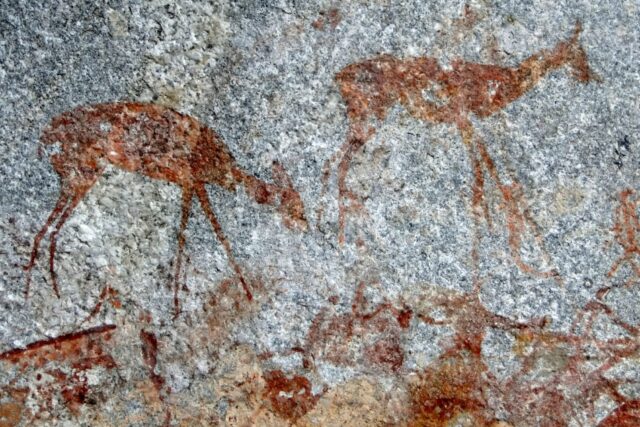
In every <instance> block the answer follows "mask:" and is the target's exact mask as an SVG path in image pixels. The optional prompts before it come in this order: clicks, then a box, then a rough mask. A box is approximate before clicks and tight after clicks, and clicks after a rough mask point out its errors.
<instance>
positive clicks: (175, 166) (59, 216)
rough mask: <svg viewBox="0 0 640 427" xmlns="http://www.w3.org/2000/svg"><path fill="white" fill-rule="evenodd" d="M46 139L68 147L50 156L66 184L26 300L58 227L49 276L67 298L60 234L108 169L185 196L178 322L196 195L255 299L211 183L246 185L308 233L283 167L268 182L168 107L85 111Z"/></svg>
mask: <svg viewBox="0 0 640 427" xmlns="http://www.w3.org/2000/svg"><path fill="white" fill-rule="evenodd" d="M40 140H41V142H42V144H45V145H53V144H58V143H59V144H60V149H59V152H58V153H55V154H53V155H51V156H50V161H51V164H52V166H53V169H54V170H55V172H56V173H57V174H58V175H59V177H60V195H59V197H58V201H57V202H56V204H55V206H54V208H53V210H52V211H51V213H50V215H49V217H48V218H47V220H46V222H45V224H44V225H43V226H42V228H41V229H40V230H39V232H38V233H37V234H36V236H35V238H34V241H33V246H32V250H31V256H30V259H29V263H28V264H27V265H26V266H25V267H24V269H25V271H26V275H27V279H26V289H25V295H26V296H28V292H29V284H30V281H31V271H32V269H33V267H34V265H35V263H36V259H37V257H38V251H39V247H40V243H41V241H42V239H43V238H44V237H45V235H46V233H47V231H48V230H49V228H50V227H51V226H52V225H53V224H54V223H55V222H56V221H57V223H56V224H55V226H54V228H53V231H52V232H51V234H50V238H49V240H50V247H49V272H50V274H51V280H52V285H53V290H54V292H55V294H56V296H58V297H60V293H59V290H58V283H57V276H56V272H55V269H54V259H55V252H56V242H57V236H58V233H59V232H60V230H61V229H62V226H63V225H64V224H65V222H66V221H67V219H68V218H69V217H70V215H71V213H72V212H73V210H74V209H75V208H76V207H77V206H78V204H79V203H80V201H81V200H82V199H83V198H84V197H85V196H86V194H87V192H88V191H89V190H90V189H91V187H92V186H93V185H94V184H95V183H96V181H97V180H98V178H99V177H100V176H101V174H102V173H103V172H104V169H105V167H106V166H107V164H111V165H113V166H115V167H117V168H120V169H122V170H125V171H129V172H135V173H139V174H141V175H144V176H147V177H150V178H153V179H157V180H162V181H168V182H171V183H174V184H177V185H178V186H180V187H181V189H182V212H181V217H180V227H179V230H178V236H177V238H178V247H177V253H176V257H175V274H174V278H173V287H174V304H175V309H176V315H177V313H178V281H179V277H180V271H181V268H182V257H183V251H184V246H185V243H186V239H185V236H184V231H185V229H186V226H187V222H188V220H189V216H190V212H191V205H192V201H193V197H194V195H195V197H196V198H197V199H198V200H199V202H200V205H201V207H202V210H203V211H204V213H205V215H206V217H207V219H208V220H209V222H210V223H211V226H212V228H213V230H214V232H215V234H216V237H217V238H218V240H219V241H220V243H221V244H222V246H223V248H224V250H225V252H226V254H227V258H228V261H229V263H230V265H231V267H232V268H233V270H234V272H235V273H236V275H237V277H238V279H239V280H240V282H241V283H242V286H243V288H244V291H245V293H246V296H247V298H248V299H249V300H251V298H252V294H251V291H250V289H249V285H248V284H247V282H246V280H245V278H244V276H243V274H242V270H241V269H240V266H239V265H238V263H237V262H236V260H235V258H234V256H233V252H232V250H231V245H230V243H229V241H228V240H227V238H226V236H225V235H224V233H223V231H222V227H221V225H220V223H219V222H218V219H217V218H216V215H215V213H214V210H213V207H212V205H211V202H210V201H209V196H208V193H207V190H206V188H205V184H216V185H218V186H220V187H221V188H224V189H225V190H228V191H232V192H234V191H235V190H236V187H237V186H238V185H242V186H244V187H245V189H246V191H247V193H248V194H249V195H250V196H251V197H252V198H253V199H254V200H255V201H256V202H258V203H259V204H269V205H272V206H277V208H278V211H279V212H280V214H281V215H282V218H283V223H284V224H285V226H287V227H288V228H293V229H299V230H306V228H307V222H306V219H305V216H304V206H303V204H302V200H301V198H300V195H299V194H298V192H297V191H295V190H294V188H293V185H292V182H291V179H290V178H289V176H288V175H287V174H286V172H285V170H284V168H283V167H282V166H281V165H280V164H279V163H274V165H273V179H274V181H275V183H274V184H270V183H267V182H263V181H261V180H259V179H258V178H256V177H254V176H253V175H251V174H248V173H246V172H244V171H243V170H242V169H241V168H240V167H239V166H238V164H237V163H236V161H235V159H234V157H233V155H232V154H231V152H230V151H229V149H228V148H227V146H226V145H225V144H224V143H223V141H222V139H221V138H220V137H219V136H218V135H217V134H216V133H215V132H214V131H213V130H211V129H210V128H209V127H207V126H206V125H204V124H202V123H200V122H199V121H198V120H196V119H195V118H193V117H190V116H188V115H186V114H181V113H179V112H177V111H175V110H172V109H170V108H167V107H162V106H159V105H155V104H148V103H134V102H116V103H106V104H97V105H91V106H83V107H77V108H75V109H73V110H70V111H67V112H65V113H62V114H60V115H58V116H56V117H54V118H53V119H52V120H51V123H50V124H49V125H48V126H47V128H45V130H44V131H43V133H42V135H41V139H40Z"/></svg>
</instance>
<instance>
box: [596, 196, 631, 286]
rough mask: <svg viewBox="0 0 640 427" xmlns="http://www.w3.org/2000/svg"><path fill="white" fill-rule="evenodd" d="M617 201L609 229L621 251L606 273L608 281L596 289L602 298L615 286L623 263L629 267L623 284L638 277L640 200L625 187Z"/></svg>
mask: <svg viewBox="0 0 640 427" xmlns="http://www.w3.org/2000/svg"><path fill="white" fill-rule="evenodd" d="M619 201H620V203H619V205H618V206H617V207H616V209H615V211H614V218H613V219H614V225H613V228H612V230H611V231H612V232H613V234H614V236H615V241H616V243H618V245H619V246H620V247H621V248H622V250H623V253H622V255H620V256H619V257H618V258H617V259H616V260H615V261H614V262H613V264H612V265H611V268H610V269H609V272H608V273H607V279H608V280H609V283H607V285H606V286H605V287H603V288H601V289H600V290H599V291H598V296H599V297H600V298H603V297H604V296H605V295H606V294H607V293H608V292H609V291H610V290H611V288H613V287H615V286H616V283H615V282H613V280H614V278H615V276H616V275H617V274H618V272H620V271H621V270H622V269H623V266H625V265H626V266H627V267H628V268H629V270H630V271H629V273H630V274H629V278H627V279H626V280H625V281H624V286H631V285H633V284H635V283H638V280H639V279H640V266H639V265H638V263H637V261H636V259H637V257H638V256H640V242H639V241H638V239H639V236H640V219H638V204H639V203H640V201H639V200H638V196H637V194H636V192H635V191H633V190H632V189H631V188H626V189H624V190H622V191H621V192H620V194H619ZM609 243H611V242H609ZM607 246H609V245H607Z"/></svg>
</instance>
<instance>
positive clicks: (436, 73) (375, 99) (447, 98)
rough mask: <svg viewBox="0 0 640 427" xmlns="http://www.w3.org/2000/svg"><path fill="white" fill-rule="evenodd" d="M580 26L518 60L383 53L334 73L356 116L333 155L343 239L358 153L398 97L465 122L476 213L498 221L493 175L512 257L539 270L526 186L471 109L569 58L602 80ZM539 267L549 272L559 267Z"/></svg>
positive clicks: (510, 95) (582, 72)
mask: <svg viewBox="0 0 640 427" xmlns="http://www.w3.org/2000/svg"><path fill="white" fill-rule="evenodd" d="M581 29H582V27H581V24H580V23H579V22H578V23H576V27H575V30H574V31H573V34H572V36H571V37H570V38H569V39H568V40H566V41H561V42H559V43H558V44H557V45H556V46H555V47H554V48H553V49H550V50H541V51H540V52H538V53H535V54H533V55H531V56H530V57H529V58H527V59H526V60H524V61H523V62H522V63H521V64H520V65H519V66H517V67H500V66H496V65H484V64H476V63H470V62H464V61H462V60H460V59H458V60H455V61H454V62H453V63H452V64H451V69H450V70H445V69H443V68H441V67H440V65H439V64H438V62H437V60H436V59H434V58H430V57H414V58H406V59H399V58H396V57H394V56H391V55H381V56H378V57H375V58H372V59H368V60H365V61H363V62H359V63H355V64H351V65H349V66H347V67H345V68H344V69H342V70H341V71H340V72H339V73H337V74H336V76H335V79H336V82H337V83H338V86H339V88H340V93H341V94H342V97H343V99H344V101H345V103H346V106H347V117H348V120H349V130H348V134H347V141H346V142H345V143H344V145H343V146H342V147H341V149H340V151H339V152H338V153H337V155H336V156H337V157H334V159H337V158H339V162H338V165H337V172H336V174H337V186H338V192H339V196H338V197H339V201H338V206H339V211H338V227H339V232H338V240H339V243H340V244H343V243H344V241H345V218H346V214H347V212H349V211H353V210H356V209H358V208H361V206H360V204H359V202H358V200H357V198H356V197H355V195H354V194H353V193H352V192H350V191H349V190H348V188H347V185H346V177H347V173H348V171H349V166H350V163H351V160H352V158H353V156H354V155H355V154H356V153H357V152H358V151H359V150H360V149H361V148H362V146H363V145H364V144H366V142H367V141H369V140H370V139H371V138H372V136H373V135H374V133H375V124H376V122H377V121H382V120H383V119H384V118H385V116H386V115H387V113H388V111H389V110H390V109H391V108H392V107H393V106H394V105H396V104H398V103H399V104H401V105H402V106H403V107H404V108H405V109H406V110H407V112H408V113H409V114H410V115H411V116H413V117H415V118H417V119H420V120H425V121H427V122H430V123H437V124H439V123H447V124H452V125H455V126H456V127H457V128H458V129H459V131H460V133H461V135H462V140H463V142H464V144H465V146H466V147H467V148H468V151H469V155H470V158H471V164H472V167H473V171H474V184H473V189H472V190H473V200H472V207H473V211H474V215H475V216H476V217H479V215H484V217H485V219H486V221H487V223H488V224H490V223H491V221H490V215H489V207H488V205H487V203H486V201H485V200H484V182H485V175H488V178H489V179H491V180H492V181H493V182H494V183H495V185H496V186H497V188H498V190H499V192H500V194H501V197H502V200H503V202H504V203H503V207H502V209H504V212H505V217H506V219H507V224H508V228H509V245H510V249H511V253H512V257H513V258H514V260H515V263H516V264H517V265H518V267H519V268H520V269H522V270H524V271H526V272H529V273H535V269H534V268H533V267H531V266H529V265H527V264H525V262H524V261H523V260H522V259H521V257H520V254H519V249H520V246H521V238H522V234H523V232H524V231H525V228H526V227H527V226H529V227H532V228H535V227H534V224H533V222H532V221H531V220H530V218H528V215H527V213H526V212H525V211H523V209H522V206H521V204H522V201H521V200H520V197H519V192H518V188H519V186H518V185H517V183H515V184H513V185H507V184H504V183H503V182H502V180H501V179H500V176H499V173H498V170H497V168H496V165H495V163H494V162H493V160H492V159H491V157H490V155H489V153H488V151H487V148H486V146H485V144H484V143H483V142H482V141H480V140H479V139H478V138H474V135H473V128H472V125H471V120H470V116H471V115H475V116H476V117H479V118H485V117H489V116H491V115H492V114H494V113H496V112H497V111H500V110H501V109H503V108H504V107H505V106H507V105H508V104H509V103H511V102H513V101H515V100H516V99H518V98H520V97H521V96H522V95H524V94H525V93H527V92H528V91H529V90H531V89H532V88H533V87H535V85H536V84H537V83H538V81H539V80H540V79H541V78H542V77H544V76H545V75H546V74H547V73H549V72H551V71H553V70H555V69H557V68H560V67H563V66H568V67H569V69H570V71H571V74H572V76H573V77H574V78H575V79H576V80H577V81H579V82H581V83H587V82H589V81H591V80H598V79H599V77H598V76H597V75H595V74H594V73H593V72H592V71H591V70H590V68H589V64H588V61H587V55H586V53H585V51H584V49H583V48H582V47H581V46H580V43H579V40H578V37H579V34H580V32H581ZM332 162H333V160H330V161H328V162H327V164H326V166H325V170H324V181H325V187H326V185H327V184H326V183H327V182H328V178H329V174H330V164H331V163H332ZM534 233H535V230H534ZM539 273H541V274H542V275H544V276H548V275H551V274H552V272H545V273H542V272H539Z"/></svg>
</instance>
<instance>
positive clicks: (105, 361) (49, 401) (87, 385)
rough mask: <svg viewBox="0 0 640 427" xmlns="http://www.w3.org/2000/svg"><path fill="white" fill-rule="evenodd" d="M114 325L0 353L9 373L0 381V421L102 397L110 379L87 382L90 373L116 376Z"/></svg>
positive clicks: (26, 418)
mask: <svg viewBox="0 0 640 427" xmlns="http://www.w3.org/2000/svg"><path fill="white" fill-rule="evenodd" d="M115 330H116V327H115V326H113V325H104V326H99V327H95V328H91V329H86V330H82V331H79V332H74V333H70V334H67V335H62V336H59V337H57V338H52V339H47V340H43V341H38V342H35V343H32V344H30V345H28V346H26V347H24V348H18V349H15V350H11V351H7V352H5V353H2V354H0V366H2V369H4V370H6V371H7V372H11V373H12V374H13V375H12V376H11V377H10V378H11V379H10V381H9V382H8V383H6V384H2V385H0V387H1V388H0V393H1V395H2V398H1V400H0V425H3V426H13V425H18V424H19V423H22V425H31V424H32V423H35V422H45V423H46V422H52V419H51V417H54V419H55V418H58V416H57V415H56V414H58V413H59V411H60V410H61V409H62V408H64V410H66V411H68V412H69V413H70V414H71V415H72V416H73V415H77V414H78V413H79V412H80V411H81V410H82V408H83V407H87V406H89V407H91V406H93V407H95V406H96V405H99V404H102V403H104V402H105V401H107V400H108V399H109V389H110V388H113V386H114V382H112V383H111V384H109V381H104V383H101V384H100V385H98V384H91V383H92V380H91V378H92V377H93V376H96V375H103V376H104V377H105V378H108V379H109V380H110V381H115V382H117V379H116V378H117V377H116V376H115V375H114V373H115V372H117V364H116V361H115V360H114V358H113V357H112V356H111V355H110V351H109V346H110V345H111V344H110V341H111V335H112V334H113V332H114V331H115Z"/></svg>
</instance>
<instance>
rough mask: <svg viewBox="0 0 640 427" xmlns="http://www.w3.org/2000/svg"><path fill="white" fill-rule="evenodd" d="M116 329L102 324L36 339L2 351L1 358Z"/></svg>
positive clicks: (10, 357)
mask: <svg viewBox="0 0 640 427" xmlns="http://www.w3.org/2000/svg"><path fill="white" fill-rule="evenodd" d="M114 329H116V325H102V326H96V327H93V328H89V329H85V330H82V331H77V332H71V333H69V334H65V335H61V336H59V337H55V338H49V339H45V340H41V341H36V342H33V343H31V344H28V345H27V346H25V347H22V348H15V349H13V350H9V351H6V352H4V353H0V360H7V359H13V358H15V357H16V356H18V355H20V354H22V353H25V352H27V351H31V350H37V349H39V348H42V347H47V346H50V345H56V344H61V343H64V342H69V341H75V340H78V339H80V338H83V337H86V336H87V335H94V334H102V333H105V332H109V331H112V330H114Z"/></svg>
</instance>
